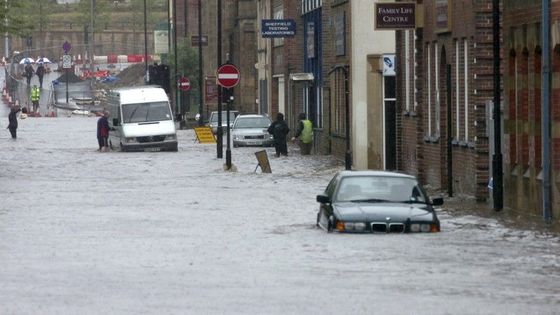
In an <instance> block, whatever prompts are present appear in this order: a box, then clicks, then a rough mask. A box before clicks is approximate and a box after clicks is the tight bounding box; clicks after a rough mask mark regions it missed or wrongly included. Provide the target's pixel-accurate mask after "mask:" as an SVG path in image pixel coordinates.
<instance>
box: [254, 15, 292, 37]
mask: <svg viewBox="0 0 560 315" xmlns="http://www.w3.org/2000/svg"><path fill="white" fill-rule="evenodd" d="M261 26H262V27H261V35H262V37H264V38H278V37H293V36H295V35H296V21H294V20H291V19H289V20H280V19H277V20H262V25H261Z"/></svg>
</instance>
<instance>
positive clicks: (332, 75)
mask: <svg viewBox="0 0 560 315" xmlns="http://www.w3.org/2000/svg"><path fill="white" fill-rule="evenodd" d="M374 3H375V1H374V2H372V1H366V0H357V1H347V0H300V1H286V0H261V1H258V5H259V9H258V12H259V18H258V19H259V21H260V20H262V19H271V18H275V19H293V20H295V22H296V34H295V36H293V37H288V38H283V39H266V40H263V39H260V42H259V48H258V51H259V63H258V69H259V74H258V76H259V97H260V99H261V101H260V104H261V110H262V111H263V112H267V113H270V114H271V115H275V114H276V113H277V112H284V113H285V114H287V115H286V116H287V119H288V123H289V124H290V125H291V126H296V125H297V115H298V114H299V113H302V112H303V113H305V114H306V115H307V117H308V118H309V119H310V120H311V121H313V124H314V136H315V141H314V152H315V153H318V154H333V155H334V156H336V157H338V158H340V159H345V157H346V153H347V145H349V147H350V150H351V151H352V155H351V156H350V157H351V159H352V161H351V164H352V165H353V167H354V168H360V169H366V168H383V167H384V164H383V163H384V158H383V155H384V150H385V148H384V147H383V146H384V139H383V136H384V132H383V127H384V125H385V122H384V121H383V108H384V107H383V106H384V103H383V91H384V90H383V86H384V80H383V74H382V70H381V69H382V60H383V56H384V55H386V54H394V33H393V32H391V31H385V32H375V30H374V26H373V20H374V16H375V15H374ZM265 104H266V105H265ZM354 113H358V114H354Z"/></svg>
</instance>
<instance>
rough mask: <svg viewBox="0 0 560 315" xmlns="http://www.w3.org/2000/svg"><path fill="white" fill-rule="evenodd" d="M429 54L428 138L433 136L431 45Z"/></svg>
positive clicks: (427, 89)
mask: <svg viewBox="0 0 560 315" xmlns="http://www.w3.org/2000/svg"><path fill="white" fill-rule="evenodd" d="M426 52H427V56H426V58H427V61H428V62H427V64H428V71H427V77H428V80H427V82H426V83H427V88H426V91H427V92H428V101H427V103H428V134H427V136H431V135H432V56H431V55H432V46H431V45H430V44H428V45H427V47H426Z"/></svg>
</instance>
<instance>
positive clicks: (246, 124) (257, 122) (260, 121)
mask: <svg viewBox="0 0 560 315" xmlns="http://www.w3.org/2000/svg"><path fill="white" fill-rule="evenodd" d="M268 126H270V119H268V118H267V117H239V118H237V120H236V121H235V125H234V126H233V128H234V129H238V128H265V129H266V128H268Z"/></svg>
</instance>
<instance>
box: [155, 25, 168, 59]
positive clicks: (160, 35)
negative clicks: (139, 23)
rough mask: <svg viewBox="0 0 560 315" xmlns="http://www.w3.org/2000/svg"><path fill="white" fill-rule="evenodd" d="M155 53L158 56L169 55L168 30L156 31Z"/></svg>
mask: <svg viewBox="0 0 560 315" xmlns="http://www.w3.org/2000/svg"><path fill="white" fill-rule="evenodd" d="M154 52H155V53H156V54H168V53H169V32H168V31H167V30H156V31H154Z"/></svg>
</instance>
